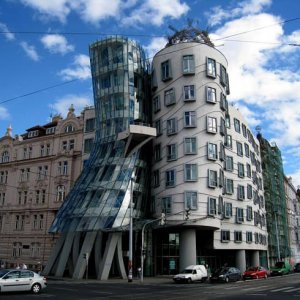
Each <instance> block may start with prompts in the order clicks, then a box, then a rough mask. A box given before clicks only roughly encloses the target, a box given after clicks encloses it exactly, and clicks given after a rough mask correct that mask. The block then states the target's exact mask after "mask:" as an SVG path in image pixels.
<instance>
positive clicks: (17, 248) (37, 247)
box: [12, 242, 42, 273]
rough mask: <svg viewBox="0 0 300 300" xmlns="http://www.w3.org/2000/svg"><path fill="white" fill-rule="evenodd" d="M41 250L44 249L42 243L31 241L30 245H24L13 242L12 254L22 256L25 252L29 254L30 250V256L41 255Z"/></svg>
mask: <svg viewBox="0 0 300 300" xmlns="http://www.w3.org/2000/svg"><path fill="white" fill-rule="evenodd" d="M41 250H42V245H41V243H36V242H34V243H31V244H30V245H23V244H22V243H17V242H15V243H13V248H12V256H13V257H20V256H23V255H25V254H28V251H30V256H31V257H36V256H40V255H41V253H42V251H41ZM29 272H30V271H29ZM30 273H31V272H30Z"/></svg>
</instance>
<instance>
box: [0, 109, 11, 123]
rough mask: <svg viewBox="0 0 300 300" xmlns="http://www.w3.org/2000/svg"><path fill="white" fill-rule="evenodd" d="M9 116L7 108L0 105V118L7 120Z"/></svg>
mask: <svg viewBox="0 0 300 300" xmlns="http://www.w3.org/2000/svg"><path fill="white" fill-rule="evenodd" d="M9 117H10V114H9V112H8V110H7V109H6V108H5V107H3V106H0V120H7V119H9Z"/></svg>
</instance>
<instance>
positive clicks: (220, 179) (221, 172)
mask: <svg viewBox="0 0 300 300" xmlns="http://www.w3.org/2000/svg"><path fill="white" fill-rule="evenodd" d="M224 180H225V177H224V171H223V169H220V170H219V187H223V186H224Z"/></svg>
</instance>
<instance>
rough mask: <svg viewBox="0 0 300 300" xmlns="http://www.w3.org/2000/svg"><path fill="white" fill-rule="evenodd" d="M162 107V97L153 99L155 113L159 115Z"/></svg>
mask: <svg viewBox="0 0 300 300" xmlns="http://www.w3.org/2000/svg"><path fill="white" fill-rule="evenodd" d="M160 108H161V105H160V96H159V95H158V96H156V97H154V98H153V111H154V113H157V112H159V111H160Z"/></svg>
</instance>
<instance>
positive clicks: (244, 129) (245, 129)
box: [242, 124, 247, 138]
mask: <svg viewBox="0 0 300 300" xmlns="http://www.w3.org/2000/svg"><path fill="white" fill-rule="evenodd" d="M242 132H243V136H244V137H245V138H247V128H246V125H245V124H242Z"/></svg>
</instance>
